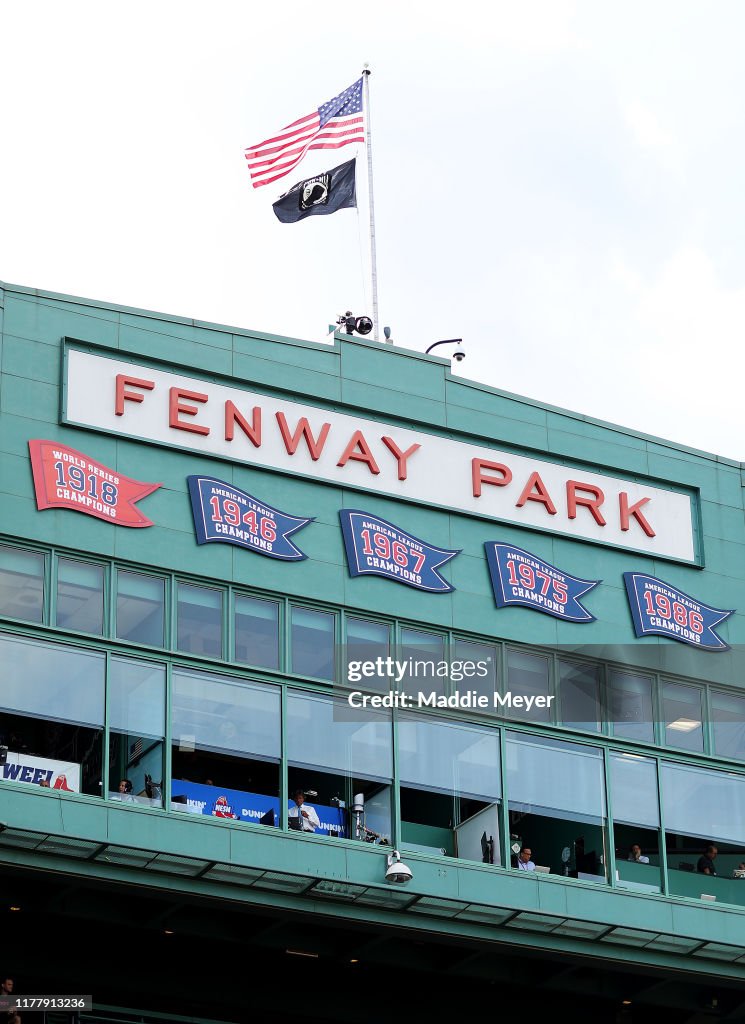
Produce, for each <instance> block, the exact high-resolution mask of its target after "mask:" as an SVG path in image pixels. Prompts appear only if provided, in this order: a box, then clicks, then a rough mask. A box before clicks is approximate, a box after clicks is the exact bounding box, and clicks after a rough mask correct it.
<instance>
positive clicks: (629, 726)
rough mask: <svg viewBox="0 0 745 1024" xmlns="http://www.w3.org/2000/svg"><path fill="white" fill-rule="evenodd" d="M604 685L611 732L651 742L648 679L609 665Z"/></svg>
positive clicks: (652, 722)
mask: <svg viewBox="0 0 745 1024" xmlns="http://www.w3.org/2000/svg"><path fill="white" fill-rule="evenodd" d="M608 685H609V709H608V710H609V716H610V720H611V723H612V725H613V735H614V736H623V737H624V738H625V739H627V740H641V741H642V742H643V743H654V714H653V711H652V680H651V679H650V678H649V677H648V676H640V675H637V674H636V673H635V672H621V671H617V670H616V669H612V670H611V671H610V673H609V684H608Z"/></svg>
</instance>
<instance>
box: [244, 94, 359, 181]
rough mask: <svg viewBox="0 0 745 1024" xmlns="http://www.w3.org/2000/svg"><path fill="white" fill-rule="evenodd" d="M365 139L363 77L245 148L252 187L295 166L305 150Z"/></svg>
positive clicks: (282, 175) (329, 147)
mask: <svg viewBox="0 0 745 1024" xmlns="http://www.w3.org/2000/svg"><path fill="white" fill-rule="evenodd" d="M364 141H365V118H364V114H363V112H362V79H361V78H358V79H357V81H356V82H355V83H354V84H353V85H350V86H349V88H348V89H345V90H344V92H340V93H339V95H338V96H334V98H333V99H332V100H329V101H328V103H322V104H321V106H320V107H319V108H318V110H314V111H313V113H312V114H308V116H307V117H301V118H300V120H299V121H293V122H292V124H288V125H286V126H285V127H284V128H283V129H282V130H281V131H280V133H279V134H278V135H275V136H273V137H272V138H271V139H266V141H264V142H259V143H258V144H257V145H255V146H249V147H248V149H247V150H246V160H247V161H248V170H249V172H250V174H251V182H252V184H253V187H254V188H258V187H259V186H260V185H268V184H269V183H270V182H272V181H276V180H277V179H278V178H284V176H285V175H286V174H289V173H290V171H291V170H292V169H293V168H294V167H297V165H298V164H299V163H300V161H301V160H302V159H303V157H304V156H305V154H306V153H307V152H308V150H311V149H339V148H340V147H341V146H347V145H348V144H349V143H350V142H364Z"/></svg>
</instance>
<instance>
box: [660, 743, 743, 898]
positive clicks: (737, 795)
mask: <svg viewBox="0 0 745 1024" xmlns="http://www.w3.org/2000/svg"><path fill="white" fill-rule="evenodd" d="M661 779H662V807H663V814H664V821H665V842H666V845H667V866H668V879H669V883H670V892H672V893H674V894H676V895H679V896H692V897H694V898H695V899H700V897H701V894H702V893H706V894H707V895H710V896H716V898H717V900H720V901H723V902H726V903H738V904H742V903H745V879H743V878H742V877H741V876H739V875H735V871H738V870H743V869H742V868H741V867H740V865H741V864H742V863H744V862H745V851H743V845H742V840H743V836H745V776H742V775H736V774H735V773H734V772H720V771H712V770H710V769H708V768H699V767H697V766H696V765H689V764H674V763H666V762H663V764H662V771H661ZM710 845H713V846H715V847H716V848H717V856H716V857H714V858H710V860H711V861H712V862H713V865H714V867H713V871H714V874H711V873H708V874H707V873H706V871H704V870H703V869H704V868H706V867H708V868H709V871H711V866H710V864H709V863H707V861H706V859H704V860H702V858H706V857H707V852H706V851H707V847H709V846H710Z"/></svg>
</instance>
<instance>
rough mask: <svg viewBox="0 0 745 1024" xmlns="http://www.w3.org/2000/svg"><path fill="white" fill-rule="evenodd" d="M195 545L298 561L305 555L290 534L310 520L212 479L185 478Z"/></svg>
mask: <svg viewBox="0 0 745 1024" xmlns="http://www.w3.org/2000/svg"><path fill="white" fill-rule="evenodd" d="M187 481H188V484H189V494H190V495H191V508H192V512H193V513H194V527H195V529H196V532H197V544H210V543H213V542H217V543H222V544H235V545H237V547H239V548H247V549H248V550H249V551H256V552H257V553H258V554H260V555H267V557H269V558H279V559H281V560H282V561H283V562H300V561H302V560H303V559H304V558H307V557H308V556H307V555H305V554H303V552H302V551H301V550H300V549H299V548H298V547H296V546H295V545H294V544H293V542H292V541H291V540H290V535H291V534H293V533H295V532H296V531H297V530H300V529H302V528H303V526H307V524H308V523H312V522H313V520H312V519H300V518H298V517H297V516H288V515H287V514H286V513H284V512H280V511H279V510H278V509H276V508H272V506H271V505H267V504H266V502H263V501H259V500H258V499H257V498H254V497H252V496H251V495H250V494H247V493H246V491H242V490H240V489H239V488H238V487H233V485H232V484H226V483H225V481H224V480H215V479H214V477H211V476H190V477H187Z"/></svg>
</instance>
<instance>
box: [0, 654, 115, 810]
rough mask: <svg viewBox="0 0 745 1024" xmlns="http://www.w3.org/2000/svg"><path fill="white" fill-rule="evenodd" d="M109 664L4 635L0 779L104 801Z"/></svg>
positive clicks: (101, 658)
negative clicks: (5, 754)
mask: <svg viewBox="0 0 745 1024" xmlns="http://www.w3.org/2000/svg"><path fill="white" fill-rule="evenodd" d="M105 664H106V659H105V656H104V655H103V654H100V653H98V652H95V651H83V650H78V649H77V648H74V647H67V646H64V645H62V644H50V643H46V642H42V641H35V640H26V639H21V638H20V637H12V636H7V635H5V636H0V737H2V738H1V739H0V743H2V745H3V746H7V747H8V760H7V764H5V765H3V766H2V768H0V779H8V780H11V781H16V782H26V783H31V784H33V785H37V786H47V785H48V786H49V787H50V788H52V789H59V790H63V791H65V792H75V793H78V792H80V793H90V794H93V795H95V796H100V795H101V765H102V735H103V720H104V674H105Z"/></svg>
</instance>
